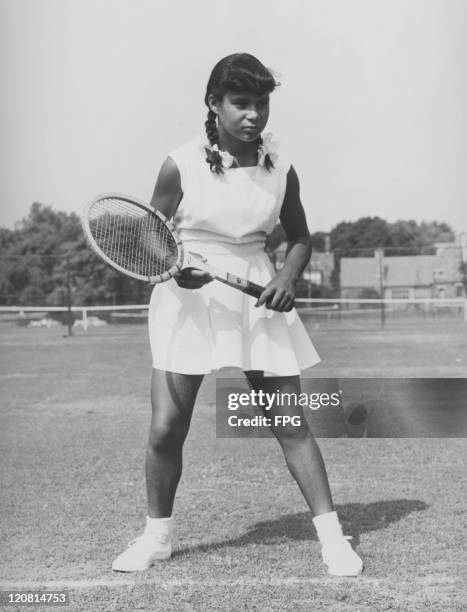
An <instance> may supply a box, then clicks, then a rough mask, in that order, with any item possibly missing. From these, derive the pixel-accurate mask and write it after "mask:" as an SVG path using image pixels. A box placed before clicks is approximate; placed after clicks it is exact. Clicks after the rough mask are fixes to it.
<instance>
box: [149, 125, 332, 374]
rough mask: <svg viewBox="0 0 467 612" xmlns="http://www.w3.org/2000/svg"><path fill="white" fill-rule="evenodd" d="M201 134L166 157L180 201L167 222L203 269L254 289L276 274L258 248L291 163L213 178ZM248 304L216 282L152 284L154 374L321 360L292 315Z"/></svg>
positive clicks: (278, 369)
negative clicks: (202, 262)
mask: <svg viewBox="0 0 467 612" xmlns="http://www.w3.org/2000/svg"><path fill="white" fill-rule="evenodd" d="M206 144H207V141H206V140H205V138H203V137H202V136H198V137H196V138H194V139H192V140H190V141H189V142H188V143H186V144H185V145H183V146H181V147H179V148H178V149H176V150H174V151H173V152H171V153H170V154H169V157H171V158H172V159H173V160H174V162H175V163H176V165H177V167H178V169H179V172H180V178H181V187H182V191H183V198H182V200H181V202H180V204H179V206H178V209H177V212H176V214H175V216H174V223H175V227H176V229H177V232H178V234H179V236H180V239H181V240H182V242H183V244H184V247H185V248H186V249H187V250H189V251H193V252H195V253H201V254H202V255H204V256H205V257H206V258H207V259H208V261H209V263H210V264H212V265H213V266H216V267H218V268H220V269H223V270H225V271H228V272H232V273H233V274H236V275H237V276H241V277H243V278H246V279H248V280H251V281H253V282H255V283H258V284H260V285H263V286H264V285H266V284H267V283H269V281H270V280H271V279H272V278H273V276H274V275H275V272H274V268H273V266H272V264H271V263H270V261H269V258H268V256H267V255H266V253H265V251H264V244H265V239H266V235H267V234H269V233H270V232H271V231H272V230H273V229H274V226H275V225H276V223H277V221H278V218H279V214H280V210H281V206H282V202H283V199H284V194H285V188H286V183H287V172H288V170H289V169H290V164H287V163H285V162H283V161H281V159H280V158H279V159H278V160H277V161H276V162H275V164H274V166H275V167H274V168H273V169H272V170H271V171H268V170H266V168H264V167H263V166H261V165H257V166H252V167H246V168H227V169H224V174H221V175H217V174H215V173H213V172H211V170H210V167H209V164H208V163H207V162H206V161H205V159H206V151H205V148H204V147H205V145H206ZM255 303H256V300H255V299H254V298H252V297H250V296H248V295H246V294H244V293H242V292H241V291H238V290H236V289H232V288H231V287H229V286H227V285H224V284H222V283H220V282H218V281H212V282H211V283H208V284H206V285H204V286H203V287H202V288H201V289H196V290H191V289H182V288H181V287H179V286H178V285H177V283H176V282H175V280H173V279H171V280H169V281H167V282H165V283H161V284H158V285H155V287H154V289H153V292H152V294H151V300H150V304H149V317H148V324H149V338H150V345H151V352H152V358H153V367H154V368H156V369H159V370H165V371H169V372H179V373H183V374H206V373H208V372H211V371H214V370H218V369H219V368H222V367H238V368H241V369H242V370H263V371H264V372H265V374H266V375H273V376H293V375H297V374H299V372H300V371H301V370H303V369H305V368H308V367H310V366H313V365H315V364H316V363H318V362H319V361H320V358H319V356H318V354H317V352H316V350H315V348H314V346H313V344H312V343H311V341H310V339H309V337H308V334H307V332H306V330H305V328H304V326H303V324H302V322H301V320H300V318H299V316H298V314H297V312H296V310H295V309H293V310H292V311H290V312H287V313H280V312H274V311H271V310H268V309H267V308H266V307H265V306H261V307H259V308H255V306H254V304H255Z"/></svg>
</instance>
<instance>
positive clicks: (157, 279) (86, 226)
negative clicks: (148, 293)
mask: <svg viewBox="0 0 467 612" xmlns="http://www.w3.org/2000/svg"><path fill="white" fill-rule="evenodd" d="M111 199H114V200H123V201H126V202H129V203H130V204H132V205H133V206H135V205H136V206H138V207H139V208H141V209H142V210H144V211H145V212H147V213H149V214H152V215H156V217H158V218H159V219H160V220H161V221H162V223H164V225H165V226H166V227H167V229H168V230H169V231H170V233H171V234H172V236H173V238H174V240H175V243H176V245H177V261H176V263H175V264H174V265H173V266H172V267H171V268H169V269H168V270H166V271H165V272H163V273H162V274H156V275H152V276H145V275H142V274H136V273H135V272H131V271H130V270H128V269H126V268H122V267H121V266H119V265H118V264H117V263H115V262H114V261H113V260H112V259H110V258H109V257H108V256H107V255H106V254H105V253H104V251H102V249H101V248H100V246H99V245H98V244H97V242H96V240H95V239H94V236H93V234H92V230H91V227H90V220H91V218H90V212H91V210H92V208H93V207H94V206H95V205H96V204H97V203H98V202H100V201H101V200H111ZM81 225H82V227H83V231H84V235H85V238H86V240H87V242H88V244H89V246H90V247H91V248H92V250H93V251H94V252H95V253H96V254H97V255H98V256H99V257H100V258H101V259H102V260H103V261H104V262H105V263H106V264H108V265H109V266H111V267H112V268H113V269H114V270H116V271H117V272H120V274H123V275H124V276H130V277H131V278H135V279H136V280H140V281H145V282H147V283H150V284H157V283H163V282H165V281H168V280H169V279H171V278H173V277H174V275H175V274H177V272H179V271H180V270H181V269H182V266H183V261H184V259H185V253H184V249H183V244H182V241H181V240H180V238H179V236H178V234H177V231H176V229H175V226H174V224H173V223H172V221H169V219H167V217H166V216H165V215H164V214H163V213H161V212H160V211H159V210H155V209H154V208H151V206H148V205H147V204H146V203H145V202H143V201H142V200H138V199H137V198H135V197H133V196H127V195H123V194H121V193H112V192H109V193H102V194H101V195H99V196H97V197H96V198H94V199H93V200H91V202H89V203H88V204H87V205H86V207H85V208H84V210H83V214H82V216H81Z"/></svg>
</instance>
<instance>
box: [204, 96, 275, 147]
mask: <svg viewBox="0 0 467 612" xmlns="http://www.w3.org/2000/svg"><path fill="white" fill-rule="evenodd" d="M208 102H209V107H210V108H211V110H213V111H214V112H215V113H216V114H217V118H218V122H219V132H220V135H221V134H222V131H225V132H226V135H227V134H228V135H229V136H231V137H234V138H236V139H238V140H240V141H242V142H254V141H255V140H256V139H257V138H258V136H259V135H260V134H261V132H262V131H263V130H264V128H265V127H266V124H267V122H268V118H269V94H263V95H257V94H254V93H250V92H246V91H245V92H240V93H234V92H227V93H226V94H225V96H224V97H223V98H222V100H221V101H220V102H218V101H217V100H215V99H214V98H213V97H212V96H210V97H209V98H208Z"/></svg>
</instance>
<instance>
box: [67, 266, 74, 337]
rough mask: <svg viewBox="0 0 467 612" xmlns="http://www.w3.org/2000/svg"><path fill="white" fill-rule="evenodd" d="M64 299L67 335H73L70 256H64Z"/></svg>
mask: <svg viewBox="0 0 467 612" xmlns="http://www.w3.org/2000/svg"><path fill="white" fill-rule="evenodd" d="M66 299H67V323H68V336H72V335H73V315H72V314H71V269H70V256H69V255H67V258H66Z"/></svg>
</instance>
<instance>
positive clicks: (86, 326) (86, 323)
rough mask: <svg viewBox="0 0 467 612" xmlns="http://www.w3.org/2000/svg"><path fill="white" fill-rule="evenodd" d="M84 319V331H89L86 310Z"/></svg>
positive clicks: (83, 314)
mask: <svg viewBox="0 0 467 612" xmlns="http://www.w3.org/2000/svg"><path fill="white" fill-rule="evenodd" d="M82 317H83V331H88V311H87V309H86V308H83V312H82Z"/></svg>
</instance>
